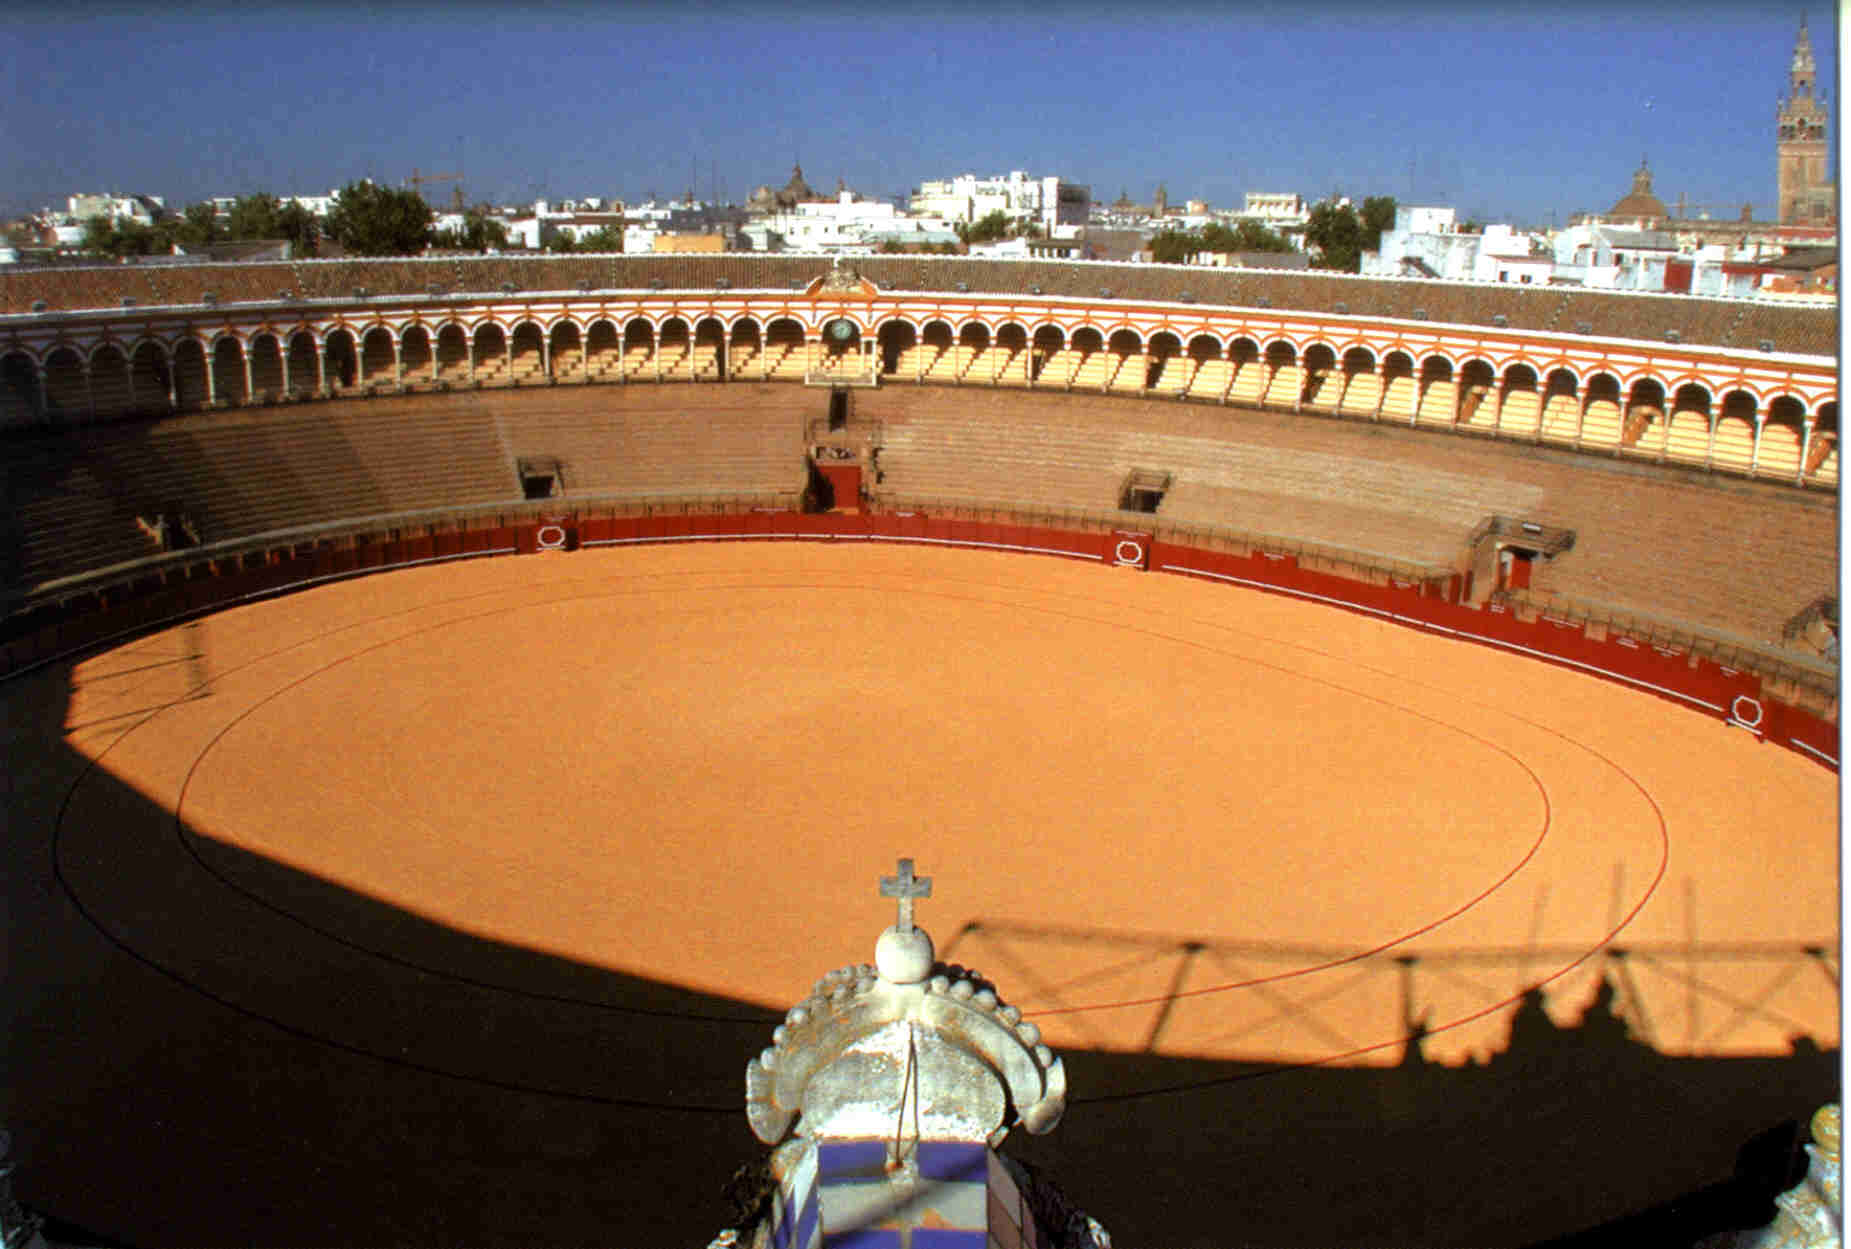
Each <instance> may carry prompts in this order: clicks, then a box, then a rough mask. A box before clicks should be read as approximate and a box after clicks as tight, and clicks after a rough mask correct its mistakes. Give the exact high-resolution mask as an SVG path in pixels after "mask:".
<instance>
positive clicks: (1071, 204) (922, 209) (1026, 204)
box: [909, 169, 1093, 232]
mask: <svg viewBox="0 0 1851 1249" xmlns="http://www.w3.org/2000/svg"><path fill="white" fill-rule="evenodd" d="M1092 199H1093V197H1092V192H1091V190H1090V189H1088V188H1086V187H1083V186H1077V185H1075V184H1074V183H1071V182H1063V181H1062V180H1061V179H1060V178H1058V177H1054V176H1051V175H1050V176H1047V177H1039V178H1037V177H1032V176H1030V175H1029V174H1027V173H1024V172H1023V171H1022V170H1020V169H1014V170H1011V171H1010V172H1009V173H1007V174H1002V175H998V176H997V177H994V178H979V177H978V176H977V175H976V174H968V173H965V174H959V175H958V176H957V177H955V178H950V179H947V180H943V181H932V182H922V183H920V184H919V190H918V191H917V192H915V193H914V194H913V196H912V199H911V201H910V204H909V207H910V208H911V210H912V212H913V213H914V214H915V215H917V216H921V217H928V218H930V217H936V218H941V219H943V220H945V221H950V222H959V221H961V222H964V223H966V224H969V223H971V222H975V221H981V220H982V219H983V218H985V217H987V216H989V215H990V214H991V213H993V212H1000V213H1002V214H1003V215H1004V216H1006V217H1008V218H1010V219H1011V220H1018V221H1032V222H1034V223H1035V224H1036V225H1038V226H1040V227H1041V229H1042V230H1044V231H1048V232H1052V231H1053V230H1054V229H1055V228H1056V227H1059V226H1080V225H1085V224H1086V221H1087V218H1088V217H1089V216H1090V215H1091V212H1092Z"/></svg>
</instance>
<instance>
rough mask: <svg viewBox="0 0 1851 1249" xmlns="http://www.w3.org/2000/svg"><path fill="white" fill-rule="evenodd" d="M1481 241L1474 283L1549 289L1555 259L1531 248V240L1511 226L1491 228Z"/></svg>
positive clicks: (1479, 239) (1476, 236) (1468, 236)
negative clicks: (1496, 283)
mask: <svg viewBox="0 0 1851 1249" xmlns="http://www.w3.org/2000/svg"><path fill="white" fill-rule="evenodd" d="M1465 237H1467V238H1476V239H1477V240H1478V255H1477V258H1476V260H1475V262H1474V264H1473V266H1472V274H1471V276H1472V280H1473V281H1474V282H1508V283H1511V284H1512V285H1516V286H1547V285H1549V282H1550V279H1551V278H1552V277H1553V276H1554V273H1555V257H1554V256H1552V255H1550V254H1549V253H1548V251H1547V250H1542V249H1538V248H1536V247H1532V246H1531V241H1530V236H1529V235H1528V234H1526V233H1524V232H1523V231H1521V230H1516V229H1513V228H1512V227H1510V226H1507V225H1488V226H1486V227H1485V231H1484V233H1483V234H1479V235H1466V236H1465Z"/></svg>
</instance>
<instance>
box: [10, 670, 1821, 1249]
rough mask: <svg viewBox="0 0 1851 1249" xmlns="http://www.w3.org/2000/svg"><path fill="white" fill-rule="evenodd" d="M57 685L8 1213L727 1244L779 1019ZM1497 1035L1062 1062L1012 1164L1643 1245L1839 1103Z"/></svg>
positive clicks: (1737, 1070)
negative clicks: (511, 907) (688, 984)
mask: <svg viewBox="0 0 1851 1249" xmlns="http://www.w3.org/2000/svg"><path fill="white" fill-rule="evenodd" d="M64 676H65V673H64V671H63V670H55V671H46V672H41V673H38V674H35V675H33V676H30V677H27V678H23V679H22V680H21V681H20V682H18V683H17V684H16V688H15V689H14V690H13V691H12V693H13V694H15V695H16V697H15V699H14V701H13V703H12V705H13V707H14V708H15V709H16V710H17V711H19V712H20V713H21V715H20V719H19V722H17V723H16V724H14V725H13V726H12V728H11V729H10V730H9V734H10V736H11V738H12V740H11V741H10V743H9V749H10V751H11V753H12V755H13V763H14V767H15V771H14V773H13V775H14V776H15V778H19V779H18V780H17V782H16V783H13V784H10V785H9V791H10V792H9V805H11V806H13V807H14V808H15V809H14V815H15V816H16V818H18V819H19V823H18V824H17V825H16V827H18V828H24V829H46V828H55V829H57V830H58V831H57V832H56V834H55V835H54V836H53V837H51V838H31V839H25V840H23V841H22V843H21V844H18V845H16V846H15V847H14V849H13V852H12V857H11V862H12V867H13V870H12V871H9V872H8V873H7V876H6V896H5V899H4V904H5V907H6V913H7V916H8V925H7V932H6V934H5V936H6V948H7V949H8V951H9V960H8V961H9V966H8V992H7V993H6V995H5V1001H6V1014H5V1017H4V1020H3V1021H0V1026H3V1027H4V1030H5V1036H6V1038H7V1046H8V1053H7V1070H8V1072H9V1076H10V1078H9V1080H8V1081H7V1088H6V1091H5V1103H4V1109H3V1110H0V1116H3V1117H4V1121H5V1122H6V1123H7V1124H8V1125H9V1126H10V1127H11V1128H12V1129H13V1132H14V1142H15V1157H16V1159H17V1160H18V1162H19V1163H20V1168H19V1171H18V1173H17V1176H16V1182H17V1192H18V1195H19V1197H20V1198H21V1199H22V1200H23V1201H24V1202H25V1203H26V1204H27V1205H28V1206H29V1207H31V1208H33V1209H36V1210H38V1211H41V1212H44V1213H46V1214H48V1215H51V1216H54V1218H56V1219H58V1220H60V1221H61V1223H60V1224H54V1230H60V1229H61V1230H63V1231H64V1232H65V1233H67V1234H69V1235H71V1236H73V1237H74V1238H81V1236H82V1233H81V1232H79V1231H78V1230H77V1229H88V1230H89V1231H91V1232H93V1233H94V1234H95V1235H96V1236H97V1237H99V1238H108V1239H110V1240H112V1241H115V1242H119V1243H121V1244H125V1245H131V1246H138V1247H146V1249H152V1247H154V1246H164V1245H193V1246H203V1245H310V1244H313V1245H322V1246H328V1245H356V1246H357V1245H369V1246H381V1245H472V1246H495V1245H507V1246H547V1245H584V1244H600V1243H603V1244H629V1245H663V1246H669V1245H698V1244H701V1243H704V1242H705V1240H706V1238H708V1237H709V1236H711V1235H712V1234H713V1233H714V1232H715V1231H717V1230H718V1229H719V1228H720V1227H722V1226H723V1225H725V1223H726V1222H727V1221H728V1218H729V1210H728V1207H727V1204H726V1201H725V1199H724V1193H725V1190H726V1186H727V1181H728V1178H729V1176H730V1175H731V1173H732V1172H733V1171H734V1170H735V1169H736V1168H737V1167H739V1166H740V1165H741V1164H742V1163H745V1162H747V1161H748V1160H749V1159H751V1158H752V1157H754V1156H755V1154H757V1153H758V1152H759V1149H760V1147H759V1146H758V1145H757V1143H756V1142H755V1141H754V1139H753V1138H752V1136H751V1133H750V1132H749V1130H748V1129H747V1125H746V1119H745V1115H744V1100H743V1075H744V1070H745V1063H746V1061H747V1059H748V1058H749V1057H750V1056H751V1055H752V1054H753V1053H754V1052H756V1051H757V1050H758V1049H759V1048H760V1047H762V1046H763V1045H764V1044H765V1043H766V1041H767V1038H768V1036H769V1033H770V1031H771V1028H772V1026H773V1024H774V1023H775V1021H776V1018H777V1016H775V1015H774V1014H773V1013H772V1012H769V1011H766V1010H764V1009H762V1008H760V1007H757V1006H753V1005H749V1004H744V1003H739V1002H734V1001H729V1000H725V999H721V998H715V997H710V996H703V995H699V994H695V993H691V992H687V991H684V990H681V989H678V988H676V987H674V986H672V985H666V984H661V983H656V982H652V981H648V980H644V979H639V978H635V977H630V976H625V975H619V974H615V973H613V972H610V971H607V970H603V969H599V968H595V967H590V966H586V965H582V964H578V963H573V962H570V961H567V960H563V959H559V958H556V957H551V956H546V955H541V954H536V953H533V952H530V951H527V950H523V949H519V948H516V947H512V946H509V945H506V944H501V943H497V942H492V941H486V940H482V939H479V938H476V937H473V936H470V935H467V934H464V933H460V932H458V931H456V930H453V929H451V928H447V927H444V926H441V925H437V924H433V923H431V922H429V921H427V920H425V919H422V918H420V917H418V916H416V915H413V914H411V913H409V912H407V911H404V910H401V909H398V908H395V907H391V906H387V905H383V904H381V903H379V902H377V901H374V900H371V899H368V898H366V897H363V896H360V895H358V894H355V893H353V892H350V891H348V890H345V889H341V888H337V887H334V886H331V885H329V884H327V883H325V882H323V881H320V880H318V879H316V878H313V877H310V876H307V875H304V874H302V873H300V872H297V871H295V870H293V869H290V868H288V867H284V866H281V865H279V864H277V863H274V862H271V861H268V860H265V859H262V858H259V857H256V856H253V855H251V854H249V853H247V852H245V851H242V850H239V849H235V848H233V847H230V846H227V845H224V844H221V843H218V842H214V841H212V840H209V839H206V838H202V837H196V836H194V835H192V834H191V833H189V832H187V831H186V830H184V829H180V828H176V827H175V826H174V820H173V818H172V816H171V815H170V814H169V813H167V812H164V811H160V810H155V809H152V808H151V806H150V804H149V803H148V802H147V800H146V799H144V798H143V797H141V796H140V795H139V794H138V793H136V792H135V791H133V790H132V789H130V788H128V787H127V786H124V785H122V784H121V783H120V782H117V781H115V780H114V779H112V778H111V777H109V775H108V774H107V773H106V772H103V771H101V770H91V764H90V762H89V760H88V759H86V758H85V757H83V756H82V755H81V754H79V753H78V752H76V751H74V750H72V749H70V748H68V747H67V746H65V745H64V744H63V743H62V733H63V727H64V723H65V721H64V715H65V712H66V709H67V695H66V692H65V689H64V687H63V683H62V682H63V677H64ZM19 687H23V688H19ZM86 773H88V774H87V775H86ZM24 778H30V779H29V781H28V780H26V779H24ZM80 779H81V780H82V781H83V789H84V799H83V802H82V804H81V807H82V818H76V817H75V815H73V818H69V819H64V818H61V817H62V816H63V815H64V814H66V813H65V811H64V808H63V806H62V804H63V803H64V802H65V801H66V799H65V795H67V794H69V793H70V792H71V791H72V790H73V788H74V787H75V785H76V784H77V782H78V781H79V780H80ZM13 799H17V803H14V802H13V801H12V800H13ZM107 826H114V827H115V828H118V829H119V828H137V829H148V828H166V829H167V830H169V832H170V834H171V835H169V836H166V837H150V838H145V839H142V838H135V839H130V838H125V837H122V836H120V835H116V836H111V835H110V828H109V827H107ZM845 956H847V957H852V956H853V952H843V951H837V952H834V953H831V952H828V951H821V952H819V953H818V960H819V962H818V970H819V972H820V971H822V970H824V969H826V967H827V966H828V965H830V964H831V960H837V961H839V960H840V959H841V958H843V957H845ZM1511 1037H1512V1040H1511V1043H1510V1047H1509V1049H1507V1050H1506V1051H1505V1052H1504V1053H1502V1054H1499V1055H1497V1056H1495V1057H1494V1058H1493V1059H1492V1060H1491V1061H1490V1062H1489V1063H1488V1064H1486V1065H1484V1066H1479V1067H1467V1068H1463V1069H1448V1068H1441V1067H1434V1066H1428V1065H1426V1064H1423V1063H1421V1062H1419V1061H1417V1060H1414V1059H1415V1058H1416V1057H1417V1056H1411V1057H1410V1061H1405V1062H1403V1063H1402V1065H1400V1066H1398V1067H1391V1068H1377V1069H1354V1068H1352V1069H1293V1068H1289V1067H1283V1066H1269V1065H1259V1064H1233V1063H1225V1062H1209V1061H1190V1060H1180V1059H1174V1058H1162V1057H1154V1056H1147V1055H1139V1054H1124V1053H1097V1052H1069V1053H1067V1055H1066V1061H1067V1063H1068V1070H1069V1077H1070V1083H1071V1087H1072V1089H1073V1090H1074V1095H1075V1096H1074V1100H1073V1102H1072V1104H1071V1105H1070V1107H1069V1110H1068V1113H1067V1117H1066V1120H1065V1122H1064V1123H1063V1124H1062V1125H1061V1127H1060V1128H1059V1129H1058V1130H1057V1131H1056V1132H1055V1133H1054V1134H1053V1135H1052V1136H1050V1137H1046V1138H1039V1139H1034V1140H1023V1139H1019V1138H1018V1139H1015V1140H1012V1141H1011V1142H1010V1144H1009V1146H1007V1147H1006V1148H1007V1149H1008V1150H1009V1151H1015V1152H1019V1154H1020V1155H1021V1156H1023V1157H1025V1158H1027V1159H1028V1160H1029V1161H1030V1162H1032V1163H1034V1164H1037V1165H1039V1166H1040V1167H1042V1168H1043V1169H1044V1170H1045V1171H1047V1172H1048V1173H1049V1174H1050V1175H1051V1176H1052V1177H1053V1178H1054V1179H1055V1181H1056V1182H1057V1183H1059V1184H1060V1185H1061V1187H1062V1188H1064V1189H1065V1190H1066V1192H1067V1193H1068V1194H1069V1195H1070V1196H1071V1197H1072V1198H1073V1199H1074V1200H1075V1201H1076V1202H1077V1203H1078V1204H1079V1205H1080V1206H1082V1207H1083V1208H1085V1209H1086V1210H1087V1211H1088V1212H1089V1213H1091V1214H1092V1215H1094V1216H1095V1217H1096V1218H1098V1219H1099V1220H1100V1222H1101V1223H1102V1224H1103V1225H1104V1226H1105V1227H1106V1228H1107V1229H1108V1230H1109V1231H1111V1232H1112V1234H1113V1236H1114V1238H1115V1240H1116V1241H1117V1243H1119V1244H1121V1245H1125V1246H1133V1247H1135V1246H1139V1245H1153V1246H1156V1245H1161V1246H1176V1247H1179V1249H1180V1247H1184V1246H1196V1245H1200V1246H1216V1247H1217V1249H1226V1247H1229V1246H1235V1245H1256V1246H1288V1245H1294V1246H1310V1245H1320V1246H1365V1245H1387V1244H1410V1243H1413V1244H1421V1245H1426V1246H1435V1247H1437V1246H1449V1245H1458V1246H1465V1245H1471V1246H1487V1245H1523V1244H1531V1243H1536V1242H1540V1241H1544V1240H1546V1239H1548V1238H1551V1237H1561V1236H1569V1235H1573V1236H1574V1239H1575V1241H1576V1242H1577V1243H1589V1244H1591V1243H1609V1242H1610V1243H1616V1244H1617V1243H1629V1244H1642V1243H1656V1244H1667V1245H1670V1244H1681V1243H1688V1242H1689V1241H1690V1240H1691V1239H1693V1238H1694V1237H1695V1236H1697V1235H1699V1234H1702V1233H1705V1232H1709V1231H1714V1230H1718V1229H1721V1228H1725V1227H1730V1226H1748V1225H1753V1224H1757V1223H1761V1222H1765V1221H1766V1220H1767V1219H1769V1218H1771V1217H1772V1215H1773V1206H1772V1204H1771V1197H1772V1195H1773V1194H1774V1193H1775V1192H1777V1191H1779V1190H1780V1189H1781V1188H1783V1187H1785V1186H1787V1185H1788V1184H1790V1183H1792V1182H1793V1181H1794V1180H1795V1179H1796V1178H1797V1175H1798V1173H1799V1169H1802V1168H1803V1165H1804V1158H1803V1155H1802V1154H1801V1153H1800V1151H1799V1148H1798V1146H1799V1143H1800V1142H1801V1140H1802V1139H1803V1137H1802V1135H1801V1133H1802V1131H1803V1129H1801V1128H1800V1126H1799V1125H1800V1124H1801V1123H1802V1122H1803V1121H1804V1118H1805V1117H1806V1116H1807V1115H1809V1114H1810V1113H1811V1111H1812V1110H1813V1109H1814V1108H1816V1107H1817V1106H1818V1105H1820V1104H1821V1103H1823V1102H1825V1101H1828V1100H1831V1099H1833V1098H1834V1097H1835V1096H1836V1095H1837V1087H1836V1082H1837V1057H1836V1054H1835V1053H1834V1052H1818V1051H1810V1052H1809V1051H1804V1050H1802V1051H1801V1052H1799V1053H1796V1054H1795V1055H1794V1056H1792V1057H1789V1058H1780V1059H1681V1058H1670V1057H1665V1056H1661V1055H1659V1054H1657V1053H1655V1052H1654V1051H1652V1050H1651V1049H1649V1048H1647V1047H1645V1046H1643V1045H1641V1044H1638V1043H1637V1042H1634V1041H1632V1040H1630V1039H1627V1037H1626V1036H1625V1033H1624V1026H1623V1025H1622V1024H1619V1023H1618V1021H1617V1020H1613V1019H1612V1017H1611V1016H1610V1014H1608V1013H1607V1012H1606V1010H1605V1004H1604V1001H1602V1000H1597V1001H1596V1002H1594V1003H1593V1004H1591V1008H1590V1010H1589V1011H1588V1013H1587V1015H1586V1016H1585V1018H1584V1022H1583V1024H1582V1026H1581V1027H1579V1028H1570V1029H1561V1028H1558V1027H1556V1026H1555V1025H1553V1024H1550V1023H1549V1022H1548V1021H1547V1017H1546V1016H1541V1015H1540V1012H1538V1011H1536V1010H1535V1004H1534V1003H1530V1004H1527V1005H1526V1006H1524V1007H1520V1008H1519V1010H1518V1013H1517V1015H1516V1016H1515V1017H1514V1018H1513V1021H1512V1032H1511ZM1166 1090H1168V1091H1166ZM1738 1151H1739V1152H1740V1157H1739V1159H1738ZM1590 1229H1593V1230H1590Z"/></svg>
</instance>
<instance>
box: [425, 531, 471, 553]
mask: <svg viewBox="0 0 1851 1249" xmlns="http://www.w3.org/2000/svg"><path fill="white" fill-rule="evenodd" d="M430 542H431V554H432V555H436V556H449V555H461V554H462V553H463V535H462V534H460V533H458V532H457V531H456V530H454V529H451V530H446V531H445V532H443V533H434V534H432V535H431V538H430Z"/></svg>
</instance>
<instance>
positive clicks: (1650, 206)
mask: <svg viewBox="0 0 1851 1249" xmlns="http://www.w3.org/2000/svg"><path fill="white" fill-rule="evenodd" d="M1607 215H1608V216H1609V217H1625V218H1628V219H1631V218H1637V217H1649V218H1654V219H1656V220H1660V221H1662V220H1664V219H1665V218H1666V217H1668V216H1670V215H1671V214H1670V213H1669V212H1668V211H1666V209H1665V203H1664V201H1663V200H1661V199H1659V198H1658V197H1657V196H1656V195H1653V194H1652V171H1651V170H1650V169H1648V168H1647V167H1646V164H1645V162H1644V161H1643V160H1641V161H1640V162H1639V168H1638V170H1637V172H1635V173H1634V174H1633V176H1632V190H1631V192H1629V193H1628V194H1627V195H1626V196H1625V197H1624V198H1622V199H1621V200H1620V202H1619V203H1617V204H1615V205H1614V206H1613V207H1612V208H1611V209H1610V210H1608V212H1607Z"/></svg>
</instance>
